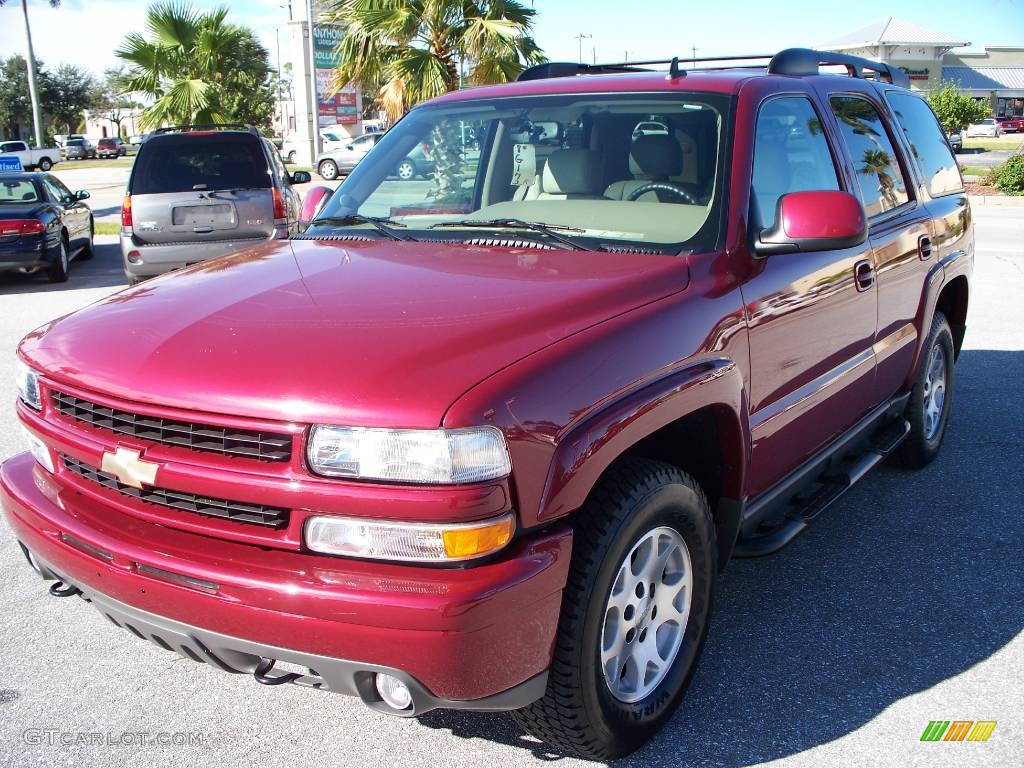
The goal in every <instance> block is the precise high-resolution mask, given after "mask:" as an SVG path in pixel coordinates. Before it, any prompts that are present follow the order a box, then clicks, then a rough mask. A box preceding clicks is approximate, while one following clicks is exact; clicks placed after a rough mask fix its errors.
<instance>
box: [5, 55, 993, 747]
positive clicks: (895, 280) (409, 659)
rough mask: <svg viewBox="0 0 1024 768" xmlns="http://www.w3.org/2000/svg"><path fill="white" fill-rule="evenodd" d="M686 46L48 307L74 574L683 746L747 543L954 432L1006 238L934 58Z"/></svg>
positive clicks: (175, 621)
mask: <svg viewBox="0 0 1024 768" xmlns="http://www.w3.org/2000/svg"><path fill="white" fill-rule="evenodd" d="M664 63H665V64H668V69H667V72H666V71H665V70H664V69H662V70H660V71H658V70H648V69H642V68H640V67H638V66H636V65H633V64H630V65H607V66H584V65H576V64H571V65H570V64H546V65H543V66H541V67H538V68H534V69H530V70H527V71H526V72H525V73H524V74H523V75H522V76H521V77H520V81H519V82H517V83H514V84H508V85H499V86H493V87H484V88H476V89H471V90H467V91H461V92H458V93H451V94H448V95H446V96H444V97H442V98H439V99H436V100H434V101H432V102H429V103H427V104H424V105H422V106H419V107H417V108H415V109H413V110H412V111H411V112H410V113H409V114H408V115H407V116H406V117H405V118H404V119H403V120H402V121H400V122H399V123H398V124H397V125H396V126H394V127H393V128H392V129H391V130H390V131H389V132H388V133H387V134H386V135H385V136H384V137H383V138H382V139H381V140H380V142H379V143H378V144H377V145H376V146H375V147H374V149H372V150H371V151H370V153H369V154H368V155H367V157H366V159H365V160H364V161H363V162H361V163H360V164H359V165H358V166H357V167H356V168H355V169H354V170H353V172H352V173H351V175H350V176H349V177H348V178H347V179H346V180H345V182H344V183H343V184H342V185H341V186H340V187H339V188H338V190H337V191H336V192H334V193H333V195H332V196H330V197H329V199H327V194H328V191H327V190H323V189H321V190H318V191H317V193H316V194H314V195H310V196H309V198H310V199H311V200H313V201H315V203H316V206H317V207H316V210H318V211H319V213H318V214H317V215H316V217H315V219H314V220H313V221H312V223H311V225H310V226H309V228H308V230H307V231H306V232H305V233H304V234H302V235H299V236H296V237H293V238H292V239H291V240H289V241H272V242H267V243H264V244H261V245H259V246H256V247H253V248H251V249H249V250H245V251H242V252H239V253H235V254H233V255H228V256H225V257H222V258H220V259H216V260H213V261H209V262H204V263H199V264H195V265H192V266H190V267H186V268H183V269H180V270H177V271H175V272H173V273H171V274H168V275H165V276H162V277H160V278H157V279H154V280H152V281H150V282H147V283H146V284H145V285H144V286H139V287H136V288H131V289H128V290H126V291H123V292H121V293H118V294H116V295H114V296H111V297H110V298H108V299H106V300H105V301H101V302H99V303H97V304H94V305H92V306H90V307H87V308H86V309H84V310H82V311H80V312H78V313H76V314H73V315H70V316H68V317H65V318H62V319H59V320H56V321H54V322H51V323H49V324H48V325H46V326H44V327H42V328H40V329H38V330H37V331H35V332H33V333H31V334H30V335H29V336H28V337H27V338H26V339H25V340H24V341H23V342H22V343H21V346H20V348H19V357H20V366H21V367H20V380H19V391H20V399H19V402H18V404H17V409H18V415H19V417H20V419H21V422H22V423H23V425H24V426H25V429H26V432H27V434H28V440H29V444H30V446H31V451H30V452H29V453H25V454H22V455H19V456H15V457H13V458H11V459H9V460H8V461H7V462H6V463H5V464H4V465H3V467H2V470H0V485H2V493H0V500H2V504H3V508H4V511H5V513H6V516H7V519H8V521H9V523H10V527H11V530H12V531H13V534H14V536H16V537H17V539H18V541H19V542H20V544H21V546H22V548H23V549H24V552H25V555H26V557H27V559H28V561H29V563H31V565H32V566H33V567H34V568H35V569H36V570H37V571H38V572H39V573H40V574H41V575H42V576H43V577H44V578H45V579H49V580H51V581H53V582H54V583H53V584H52V586H51V587H50V593H51V594H53V595H56V596H69V595H81V596H83V597H85V598H87V599H88V600H90V601H91V603H92V605H93V606H94V607H96V608H97V609H98V610H99V611H100V612H101V613H102V614H103V615H104V616H106V617H107V618H108V619H110V620H111V621H113V622H114V623H115V624H118V625H119V626H122V627H125V628H126V629H128V630H129V631H131V632H132V633H134V634H136V635H138V636H139V637H141V638H146V639H149V640H152V641H153V642H155V643H157V644H158V645H160V646H161V647H163V648H166V649H170V650H175V651H177V652H179V653H181V654H183V655H185V656H187V657H189V658H191V659H194V660H196V661H201V662H207V663H209V664H213V665H215V666H216V667H218V668H220V669H223V670H226V671H229V672H236V673H245V674H251V675H253V676H254V677H255V679H256V680H257V681H258V682H259V683H262V684H265V685H278V684H283V683H293V684H297V685H302V686H307V687H310V688H320V689H324V690H329V691H338V692H341V693H346V694H350V695H354V696H358V697H360V698H361V699H362V700H363V702H365V704H366V705H367V706H369V707H371V708H373V709H376V710H378V711H380V712H385V713H390V714H394V715H401V716H415V715H419V714H421V713H423V712H426V711H428V710H430V709H433V708H437V707H447V708H454V709H467V710H487V711H493V710H514V711H515V712H516V717H517V718H518V720H519V722H520V723H521V724H523V725H524V726H525V727H526V728H527V729H529V730H530V731H531V732H533V733H534V734H536V735H537V736H538V737H540V738H542V739H545V740H547V741H549V742H551V743H553V744H557V745H559V746H561V747H562V748H565V749H568V750H572V751H574V752H577V753H579V754H582V755H587V756H590V757H595V758H613V757H616V756H620V755H624V754H626V753H628V752H630V751H631V750H633V749H635V748H637V747H638V746H639V745H641V744H642V743H644V741H645V740H646V739H648V738H649V737H650V736H651V735H652V734H653V733H654V732H655V731H656V730H657V729H658V728H659V727H660V726H661V725H662V724H663V723H664V722H665V721H666V720H667V719H668V718H669V717H670V716H671V714H672V712H673V710H674V709H675V708H676V706H677V705H678V704H679V701H680V699H681V697H682V695H683V692H684V689H685V688H686V686H687V682H688V681H689V679H690V677H691V676H692V674H693V671H694V669H695V666H696V664H697V660H698V658H699V656H700V653H701V649H702V647H703V645H704V641H705V638H706V636H707V630H708V625H709V619H710V616H711V605H712V599H713V595H714V586H715V580H716V578H717V576H718V574H719V572H720V571H721V569H722V568H723V567H725V565H726V563H727V562H728V561H729V559H730V557H751V556H757V555H765V554H768V553H771V552H774V551H776V550H778V549H779V548H781V547H782V546H784V545H785V544H786V543H787V542H789V541H790V540H792V539H793V537H794V536H796V535H797V534H799V533H800V532H801V531H802V530H804V529H805V528H806V527H807V526H808V525H810V524H812V522H813V520H814V518H816V517H817V516H818V515H819V514H821V513H822V512H823V510H825V509H826V508H827V507H828V506H829V505H830V504H831V503H832V502H833V501H834V500H835V499H836V498H837V497H839V496H840V495H841V494H842V493H843V492H844V491H845V490H847V489H848V488H849V487H850V486H851V485H853V484H854V483H855V482H856V481H857V480H859V479H861V478H862V477H863V476H864V475H865V474H866V473H867V472H868V470H870V469H871V468H872V467H874V466H875V465H877V464H878V463H880V462H882V461H883V460H885V459H886V458H889V457H892V458H893V459H898V460H899V461H901V462H902V463H903V464H905V465H906V466H909V467H923V466H925V465H926V464H928V463H929V462H930V461H931V460H932V459H933V458H934V457H935V455H936V454H937V452H938V451H939V447H940V445H941V443H942V439H943V435H944V433H945V430H946V426H947V423H948V417H949V413H950V404H951V395H952V387H953V381H954V361H955V360H956V357H957V354H958V353H959V351H960V347H961V343H962V342H963V338H964V331H965V328H966V317H967V302H968V296H969V280H970V275H971V270H972V265H973V260H974V238H973V226H972V220H971V210H970V206H969V204H968V201H967V196H966V195H965V193H964V188H963V182H962V179H961V176H960V172H959V170H958V169H957V164H956V161H955V160H954V158H953V156H952V154H951V152H950V149H949V145H948V144H947V142H946V141H945V139H944V137H943V134H942V130H941V129H940V127H939V123H938V122H937V121H936V119H935V116H934V115H933V114H932V112H931V110H930V109H929V107H928V105H927V103H926V102H925V101H924V100H922V99H921V98H920V97H919V96H918V95H917V94H915V93H912V92H911V91H910V90H909V89H908V87H907V86H908V85H909V83H908V82H907V80H906V76H905V75H903V74H902V73H901V72H899V71H898V70H895V69H890V68H889V67H887V66H885V65H881V64H878V63H873V62H869V61H866V60H863V59H858V58H854V57H850V56H844V55H840V54H830V53H825V54H819V53H817V52H815V51H810V50H806V49H792V50H787V51H783V52H781V53H779V54H777V55H776V56H775V57H774V58H772V59H771V61H770V62H768V63H767V66H765V67H762V68H761V69H759V70H758V69H754V68H750V67H743V68H736V69H729V68H727V66H726V67H725V68H721V69H711V67H712V66H715V65H717V64H726V65H728V63H729V62H715V61H706V62H703V63H702V66H704V67H705V69H694V70H692V71H684V70H683V69H682V68H680V65H679V62H678V61H672V62H664ZM821 64H827V65H836V64H838V65H841V66H844V67H846V69H847V71H848V72H849V74H850V76H842V75H836V74H820V73H819V65H821ZM656 65H657V62H648V63H647V64H646V66H651V67H655V66H656ZM652 125H653V126H658V127H657V129H653V128H649V127H648V126H652ZM422 142H430V143H431V146H432V156H433V157H434V158H435V160H436V167H435V170H434V174H433V177H432V179H428V180H422V181H420V180H413V181H408V180H401V179H397V178H394V177H393V172H394V169H395V168H396V167H398V166H399V164H400V162H401V160H402V158H404V157H406V156H407V155H408V154H409V152H411V151H414V150H415V148H417V147H418V146H420V144H421V143H422ZM325 200H326V202H325ZM215 204H217V201H211V202H210V203H209V205H215ZM112 339H114V340H116V343H111V340H112ZM851 535H856V533H855V532H854V533H853V534H851ZM747 661H748V662H749V663H750V664H751V665H754V666H756V663H757V662H756V660H755V659H749V660H747ZM82 663H88V662H87V661H86V662H82ZM282 666H283V667H284V668H283V669H282Z"/></svg>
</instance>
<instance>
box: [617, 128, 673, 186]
mask: <svg viewBox="0 0 1024 768" xmlns="http://www.w3.org/2000/svg"><path fill="white" fill-rule="evenodd" d="M629 172H630V173H631V174H633V178H632V179H624V180H622V181H614V182H612V183H611V184H609V185H608V188H607V189H606V190H605V191H604V196H605V197H610V198H611V199H612V200H628V199H629V196H630V195H631V194H632V193H633V192H634V191H635V190H637V189H639V188H640V187H642V186H644V185H645V184H650V183H651V182H652V181H664V182H668V183H672V177H674V176H680V175H681V174H682V172H683V150H682V148H681V147H680V146H679V142H678V141H676V139H675V137H673V136H668V135H666V134H660V133H652V134H648V135H646V136H639V137H637V138H636V140H634V141H633V143H632V145H631V146H630V148H629ZM638 199H639V200H643V201H644V202H657V201H658V200H659V199H660V198H659V197H658V195H657V193H655V192H646V193H644V194H643V195H641V196H640V197H639V198H638Z"/></svg>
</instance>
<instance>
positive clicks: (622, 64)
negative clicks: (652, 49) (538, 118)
mask: <svg viewBox="0 0 1024 768" xmlns="http://www.w3.org/2000/svg"><path fill="white" fill-rule="evenodd" d="M770 58H772V54H770V53H766V54H763V55H762V54H743V55H741V56H697V57H691V56H675V57H673V58H671V59H649V60H646V61H616V62H610V63H603V64H580V63H576V62H568V61H550V62H548V63H546V64H537V65H536V66H533V67H527V68H526V69H524V70H523V71H522V72H521V73H520V75H519V77H517V78H516V79H517V80H520V81H523V80H543V79H544V78H548V77H574V76H575V75H609V74H618V73H622V72H646V71H649V70H647V69H646V67H655V66H661V65H666V64H667V65H668V66H669V67H671V66H672V62H673V60H675V61H677V62H678V64H677V65H676V66H677V67H678V68H679V69H678V70H677V73H681V72H682V68H683V67H684V66H685V65H686V64H700V63H703V62H709V61H750V60H753V59H764V60H766V61H767V60H768V59H770ZM709 69H712V67H709Z"/></svg>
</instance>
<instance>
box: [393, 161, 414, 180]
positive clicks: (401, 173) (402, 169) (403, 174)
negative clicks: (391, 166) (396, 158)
mask: <svg viewBox="0 0 1024 768" xmlns="http://www.w3.org/2000/svg"><path fill="white" fill-rule="evenodd" d="M417 173H418V172H417V170H416V163H414V162H413V161H412V160H408V159H406V160H403V161H402V162H400V163H399V164H398V167H397V168H396V169H395V176H397V177H398V178H399V179H401V180H402V181H411V180H413V179H415V178H416V174H417Z"/></svg>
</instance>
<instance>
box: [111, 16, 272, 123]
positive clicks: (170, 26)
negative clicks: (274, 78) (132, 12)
mask: <svg viewBox="0 0 1024 768" xmlns="http://www.w3.org/2000/svg"><path fill="white" fill-rule="evenodd" d="M227 14H228V9H227V7H220V8H217V9H215V10H213V11H209V12H205V13H198V12H196V11H194V10H193V9H192V8H191V7H190V6H188V5H187V4H185V3H181V2H175V1H174V0H171V1H169V2H162V3H157V4H155V5H151V6H150V7H149V10H148V11H147V13H146V29H147V32H148V38H147V37H143V36H142V35H141V34H139V33H138V32H133V33H131V34H129V35H128V36H127V37H126V38H125V39H124V42H123V43H122V45H121V48H120V49H119V50H117V51H116V52H115V54H116V55H117V57H118V58H120V59H122V60H124V61H125V62H127V64H128V65H129V69H128V72H127V74H126V76H125V78H124V80H123V87H124V92H125V93H140V94H145V95H147V96H149V97H150V98H151V99H152V104H151V105H150V106H148V107H147V108H146V109H144V110H143V112H142V119H141V123H142V126H143V127H144V128H155V127H158V126H160V125H163V124H166V123H170V124H186V125H188V124H199V123H223V122H231V121H232V120H234V119H236V117H235V114H234V112H235V111H237V108H238V106H237V105H238V103H239V100H238V97H239V95H240V94H245V93H250V94H253V93H254V92H256V91H258V90H260V89H262V88H263V87H264V86H265V85H266V82H267V77H268V75H269V73H270V68H269V65H268V63H267V62H268V54H267V50H266V49H265V48H264V47H263V46H262V45H260V43H259V41H258V40H257V39H256V37H255V35H254V34H253V32H252V31H251V30H249V29H247V28H245V27H241V26H237V25H235V24H229V23H228V22H227V20H226V19H227Z"/></svg>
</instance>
